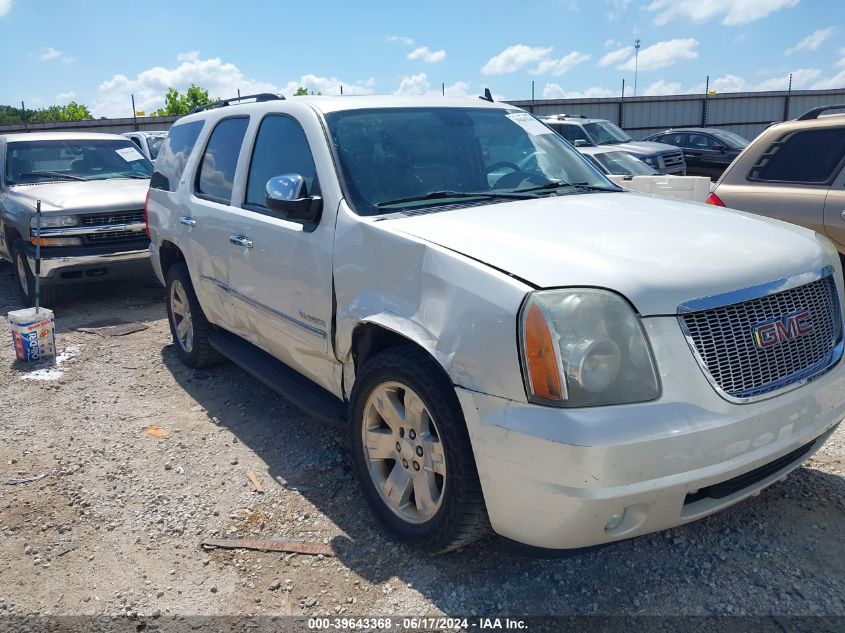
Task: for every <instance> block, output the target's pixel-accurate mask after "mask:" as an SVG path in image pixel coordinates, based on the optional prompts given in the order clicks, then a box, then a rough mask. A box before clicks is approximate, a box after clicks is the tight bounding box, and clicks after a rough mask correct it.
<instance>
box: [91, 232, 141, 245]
mask: <svg viewBox="0 0 845 633" xmlns="http://www.w3.org/2000/svg"><path fill="white" fill-rule="evenodd" d="M145 237H146V235H145V234H144V231H143V229H142V230H140V231H107V232H105V233H91V234H90V235H86V236H85V239H86V241H87V242H88V243H89V244H111V243H114V242H131V241H133V240H142V239H144V238H145Z"/></svg>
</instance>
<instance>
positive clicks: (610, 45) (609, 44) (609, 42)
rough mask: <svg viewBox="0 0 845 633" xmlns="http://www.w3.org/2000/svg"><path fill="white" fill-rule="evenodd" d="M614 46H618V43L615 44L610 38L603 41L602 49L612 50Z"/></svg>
mask: <svg viewBox="0 0 845 633" xmlns="http://www.w3.org/2000/svg"><path fill="white" fill-rule="evenodd" d="M614 46H619V42H617V41H616V40H614V39H612V38H611V39H609V40H605V41H604V47H605V48H613V47H614Z"/></svg>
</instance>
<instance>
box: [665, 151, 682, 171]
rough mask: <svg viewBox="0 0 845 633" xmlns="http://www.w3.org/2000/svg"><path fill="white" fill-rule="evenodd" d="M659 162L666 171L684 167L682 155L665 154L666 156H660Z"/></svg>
mask: <svg viewBox="0 0 845 633" xmlns="http://www.w3.org/2000/svg"><path fill="white" fill-rule="evenodd" d="M660 160H661V161H662V162H663V166H664V167H665V168H667V169H671V168H673V167H681V166H683V165H684V153H683V152H667V153H666V154H661V155H660Z"/></svg>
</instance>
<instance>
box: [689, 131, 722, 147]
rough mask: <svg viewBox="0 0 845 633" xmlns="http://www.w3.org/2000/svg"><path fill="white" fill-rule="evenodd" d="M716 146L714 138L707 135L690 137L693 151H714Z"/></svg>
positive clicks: (691, 135)
mask: <svg viewBox="0 0 845 633" xmlns="http://www.w3.org/2000/svg"><path fill="white" fill-rule="evenodd" d="M715 145H716V141H714V140H713V137H711V136H707V135H706V134H690V135H689V145H688V147H691V148H692V149H701V150H705V149H713V147H714V146H715Z"/></svg>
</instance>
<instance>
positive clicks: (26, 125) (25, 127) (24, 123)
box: [21, 101, 29, 132]
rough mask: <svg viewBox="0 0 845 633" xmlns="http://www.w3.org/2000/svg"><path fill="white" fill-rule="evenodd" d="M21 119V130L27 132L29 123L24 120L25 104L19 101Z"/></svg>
mask: <svg viewBox="0 0 845 633" xmlns="http://www.w3.org/2000/svg"><path fill="white" fill-rule="evenodd" d="M21 120H23V131H24V132H29V123H27V121H26V106H25V105H24V104H23V101H21Z"/></svg>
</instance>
